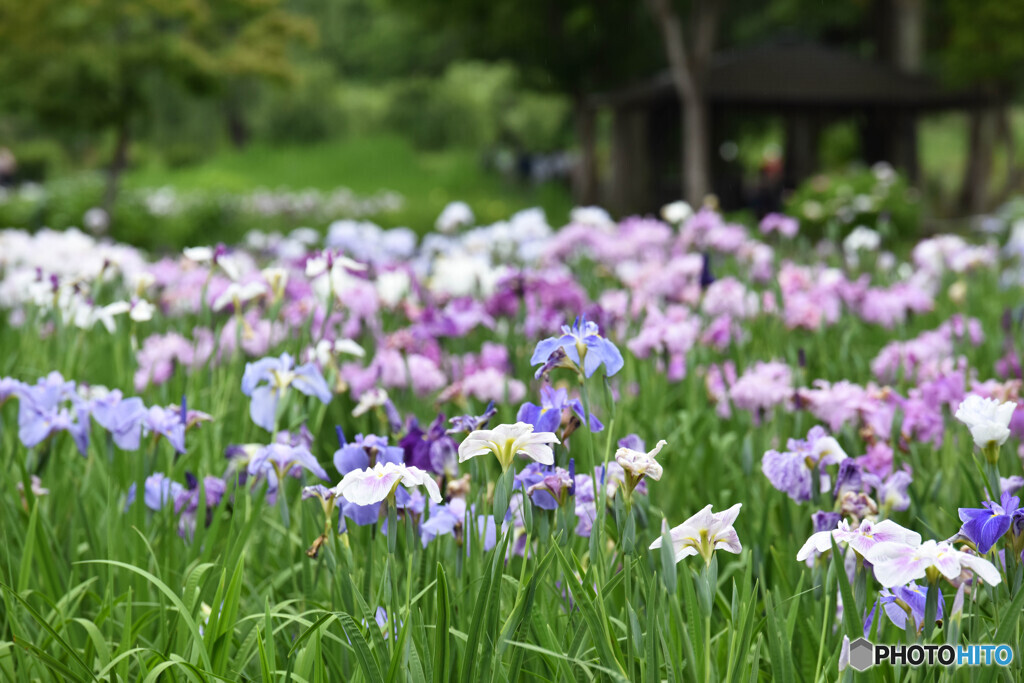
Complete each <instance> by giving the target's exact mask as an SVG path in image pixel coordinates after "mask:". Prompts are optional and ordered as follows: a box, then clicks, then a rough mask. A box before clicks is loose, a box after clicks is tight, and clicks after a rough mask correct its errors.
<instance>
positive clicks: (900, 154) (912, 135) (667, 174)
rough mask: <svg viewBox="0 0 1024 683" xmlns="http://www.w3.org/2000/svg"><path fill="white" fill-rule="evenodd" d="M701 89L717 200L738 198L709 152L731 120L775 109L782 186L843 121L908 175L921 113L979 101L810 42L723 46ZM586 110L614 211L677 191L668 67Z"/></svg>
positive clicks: (803, 173) (604, 199)
mask: <svg viewBox="0 0 1024 683" xmlns="http://www.w3.org/2000/svg"><path fill="white" fill-rule="evenodd" d="M704 82H705V92H706V98H707V101H708V107H709V114H710V121H711V145H710V146H709V149H710V150H711V154H712V157H713V158H712V159H711V165H710V167H711V169H712V178H711V184H712V187H713V188H714V190H715V191H716V192H717V193H718V194H719V196H720V199H721V201H722V202H723V205H725V206H726V207H730V205H731V204H732V205H735V204H736V203H737V201H738V198H737V197H732V196H730V194H732V193H730V192H729V191H728V188H729V187H731V186H734V184H735V177H734V176H735V169H730V168H729V164H727V163H724V162H723V160H722V159H721V158H720V155H719V154H718V149H719V145H720V144H721V143H722V142H724V141H725V140H728V139H730V137H729V136H730V135H731V134H732V133H734V132H735V126H736V124H737V122H740V121H742V120H743V119H750V118H752V117H765V116H768V117H771V116H774V117H779V118H781V119H782V121H783V122H784V128H785V138H786V139H785V150H784V157H783V158H784V169H785V170H784V184H785V185H786V186H787V187H792V186H794V185H795V184H797V183H798V182H799V181H801V180H803V179H805V178H807V177H809V176H811V175H812V174H813V173H815V171H816V170H817V163H818V158H819V154H818V147H819V141H820V137H821V133H822V131H823V130H824V128H825V127H826V126H828V125H829V124H831V123H834V122H836V121H842V120H853V121H855V122H856V124H857V128H858V130H859V138H860V155H861V157H862V159H863V161H864V162H866V163H869V164H870V163H874V162H877V161H887V162H890V163H891V164H893V166H895V167H896V168H898V169H899V170H901V171H903V172H905V173H907V174H908V176H909V177H910V178H911V180H912V181H913V180H916V179H917V176H918V161H917V134H916V123H917V120H918V118H919V117H920V116H921V115H922V114H925V113H931V112H936V111H941V110H948V109H967V108H970V107H975V106H981V105H983V104H985V103H986V98H984V97H982V96H981V95H980V94H979V93H975V92H963V91H959V92H953V91H950V90H947V89H945V88H943V87H941V86H940V85H939V84H938V83H936V82H935V81H933V80H932V79H929V78H927V77H925V76H921V75H912V74H908V73H905V72H903V71H900V70H899V69H898V68H896V67H894V66H891V65H888V64H884V63H882V62H878V61H874V60H869V59H863V58H860V57H857V56H855V55H853V54H851V53H849V52H845V51H842V50H838V49H834V48H828V47H824V46H821V45H814V44H788V45H787V44H782V45H768V46H763V47H758V48H752V49H747V50H742V51H734V52H723V53H721V54H719V55H716V56H715V58H714V59H713V61H712V63H711V64H710V65H709V68H708V72H707V75H706V79H705V81H704ZM589 105H590V107H592V108H593V109H594V110H595V111H602V110H603V111H609V110H610V113H611V117H612V124H611V140H610V143H611V144H610V148H611V157H610V164H609V165H608V169H607V174H606V177H603V178H599V179H598V188H599V190H598V191H599V192H600V194H601V195H602V196H601V197H599V198H598V199H599V201H600V203H602V204H604V205H606V206H610V207H612V208H614V209H615V210H617V211H619V212H649V211H654V210H656V209H657V208H658V207H660V206H661V205H662V204H664V203H666V202H669V201H673V200H675V199H678V198H679V195H680V187H681V178H680V162H679V159H680V154H679V150H680V145H681V143H680V118H679V117H680V115H681V107H680V103H679V99H678V97H677V95H676V90H675V88H674V87H673V83H672V79H671V76H670V74H669V73H668V72H665V73H662V74H659V75H657V76H655V77H654V78H652V79H650V80H648V81H646V82H642V83H638V84H636V85H632V86H629V87H626V88H623V89H620V90H617V91H614V92H608V93H602V94H597V95H594V96H592V97H591V98H590V99H589Z"/></svg>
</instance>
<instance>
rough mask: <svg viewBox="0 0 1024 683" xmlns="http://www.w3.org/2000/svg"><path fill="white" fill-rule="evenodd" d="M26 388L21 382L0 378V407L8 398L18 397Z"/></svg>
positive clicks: (11, 378)
mask: <svg viewBox="0 0 1024 683" xmlns="http://www.w3.org/2000/svg"><path fill="white" fill-rule="evenodd" d="M25 388H26V385H25V384H24V383H23V382H20V381H18V380H16V379H14V378H13V377H0V405H3V404H4V401H6V400H7V399H9V398H12V397H15V396H18V395H20V394H21V392H22V391H23V390H24V389H25Z"/></svg>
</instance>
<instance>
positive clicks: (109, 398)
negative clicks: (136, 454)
mask: <svg viewBox="0 0 1024 683" xmlns="http://www.w3.org/2000/svg"><path fill="white" fill-rule="evenodd" d="M147 412H148V411H147V410H146V406H145V405H144V404H143V403H142V399H141V398H137V397H133V398H122V397H121V392H120V391H117V390H114V391H112V392H110V393H109V394H108V395H106V396H104V397H103V398H100V399H97V400H95V401H93V403H92V416H93V419H95V420H96V422H97V423H99V425H100V426H101V427H103V428H104V429H106V430H107V431H108V432H109V433H110V436H111V437H113V439H114V443H115V444H117V447H118V448H120V449H121V450H125V451H135V450H138V449H139V439H140V438H141V436H142V422H143V420H144V419H145V418H146V415H147Z"/></svg>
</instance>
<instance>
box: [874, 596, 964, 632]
mask: <svg viewBox="0 0 1024 683" xmlns="http://www.w3.org/2000/svg"><path fill="white" fill-rule="evenodd" d="M935 590H939V589H938V586H936V587H935ZM927 597H928V586H926V585H925V586H922V585H918V584H917V583H910V584H908V585H906V586H896V587H895V588H883V589H882V591H881V592H880V593H879V594H878V603H876V605H875V606H874V607H872V608H871V613H870V614H868V618H867V619H866V620H865V622H864V636H865V637H867V636H868V634H869V633H871V626H872V624H873V622H874V620H875V610H876V609H877V608H878V605H879V604H881V606H882V609H883V610H884V611H885V615H886V616H887V617H889V621H891V622H892V623H893V625H894V626H896V628H898V629H900V630H902V631H905V630H906V629H907V617H908V616H910V617H913V618H914V627H915V631H916V632H918V633H920V631H921V628H922V627H923V626H924V610H925V606H926V603H927ZM944 603H945V600H944V599H943V597H942V591H939V605H938V611H937V612H936V614H935V619H936V620H941V619H942V616H943V612H944ZM908 610H909V612H910V613H909V614H908V613H907V612H908Z"/></svg>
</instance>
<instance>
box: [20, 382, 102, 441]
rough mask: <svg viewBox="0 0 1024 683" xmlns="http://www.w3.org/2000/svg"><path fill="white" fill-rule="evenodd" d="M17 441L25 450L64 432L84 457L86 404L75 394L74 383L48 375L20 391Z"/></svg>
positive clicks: (86, 435) (86, 433) (87, 419)
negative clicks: (19, 440) (18, 440)
mask: <svg viewBox="0 0 1024 683" xmlns="http://www.w3.org/2000/svg"><path fill="white" fill-rule="evenodd" d="M19 398H20V399H21V400H20V402H19V404H18V438H19V439H21V443H22V444H23V445H24V446H25V447H26V448H32V447H33V446H37V445H39V444H40V443H42V442H43V441H45V440H46V439H47V438H49V437H50V436H51V435H53V434H55V433H57V432H60V431H66V432H68V433H69V434H71V438H72V439H73V440H74V442H75V446H76V447H77V448H78V452H79V453H81V454H82V455H83V456H84V455H85V454H86V452H87V451H88V449H89V408H88V403H86V401H85V400H84V399H83V398H82V397H81V396H79V395H78V393H77V392H76V391H75V383H74V382H70V381H64V377H62V376H61V374H60V373H59V372H51V373H50V374H49V375H47V376H46V377H43V378H41V379H40V380H39V381H38V382H37V383H36V384H34V385H22V387H21V388H20V390H19Z"/></svg>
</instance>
